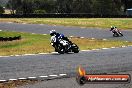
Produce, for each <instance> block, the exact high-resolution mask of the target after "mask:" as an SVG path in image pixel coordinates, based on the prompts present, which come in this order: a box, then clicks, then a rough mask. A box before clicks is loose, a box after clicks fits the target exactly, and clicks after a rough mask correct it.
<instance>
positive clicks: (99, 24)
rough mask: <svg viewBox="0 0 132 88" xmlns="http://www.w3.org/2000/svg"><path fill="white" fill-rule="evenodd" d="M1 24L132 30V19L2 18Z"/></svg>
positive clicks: (0, 19)
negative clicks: (114, 27) (111, 27)
mask: <svg viewBox="0 0 132 88" xmlns="http://www.w3.org/2000/svg"><path fill="white" fill-rule="evenodd" d="M0 22H16V23H31V24H49V25H63V26H78V27H95V28H110V26H117V27H118V28H119V29H132V18H0Z"/></svg>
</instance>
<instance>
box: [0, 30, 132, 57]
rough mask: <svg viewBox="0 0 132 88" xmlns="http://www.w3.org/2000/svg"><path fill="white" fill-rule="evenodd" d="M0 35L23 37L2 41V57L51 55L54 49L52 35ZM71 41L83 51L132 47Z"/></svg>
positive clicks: (88, 39) (91, 40) (4, 34)
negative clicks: (51, 42) (51, 41)
mask: <svg viewBox="0 0 132 88" xmlns="http://www.w3.org/2000/svg"><path fill="white" fill-rule="evenodd" d="M0 35H1V36H2V37H3V36H6V37H7V36H10V37H11V36H16V35H21V36H22V39H21V40H14V41H0V55H1V56H7V55H21V54H38V53H51V52H53V51H54V48H53V47H52V46H51V45H50V35H42V34H31V33H23V32H9V31H1V32H0ZM70 40H71V41H73V42H74V43H76V44H77V45H78V46H79V47H80V49H81V50H91V49H100V48H109V47H120V46H126V45H132V42H126V41H115V40H101V39H90V38H83V39H82V38H78V37H73V38H70Z"/></svg>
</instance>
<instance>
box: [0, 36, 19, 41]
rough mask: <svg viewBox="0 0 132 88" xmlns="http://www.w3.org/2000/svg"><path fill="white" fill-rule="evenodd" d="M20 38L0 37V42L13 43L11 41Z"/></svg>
mask: <svg viewBox="0 0 132 88" xmlns="http://www.w3.org/2000/svg"><path fill="white" fill-rule="evenodd" d="M20 39H21V36H20V35H19V36H14V37H0V41H13V40H20Z"/></svg>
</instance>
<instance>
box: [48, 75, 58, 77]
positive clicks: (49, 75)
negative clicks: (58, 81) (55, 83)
mask: <svg viewBox="0 0 132 88" xmlns="http://www.w3.org/2000/svg"><path fill="white" fill-rule="evenodd" d="M49 76H50V77H57V76H58V75H49Z"/></svg>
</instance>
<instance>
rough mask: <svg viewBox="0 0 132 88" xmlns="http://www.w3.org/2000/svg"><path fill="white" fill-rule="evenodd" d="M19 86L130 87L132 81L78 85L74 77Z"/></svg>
mask: <svg viewBox="0 0 132 88" xmlns="http://www.w3.org/2000/svg"><path fill="white" fill-rule="evenodd" d="M128 73H129V74H131V76H132V72H124V73H121V74H128ZM19 88H132V82H131V83H129V84H85V85H83V86H80V85H78V84H77V82H76V79H75V78H68V79H60V80H50V81H44V82H39V83H36V84H34V85H25V86H22V87H19Z"/></svg>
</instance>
